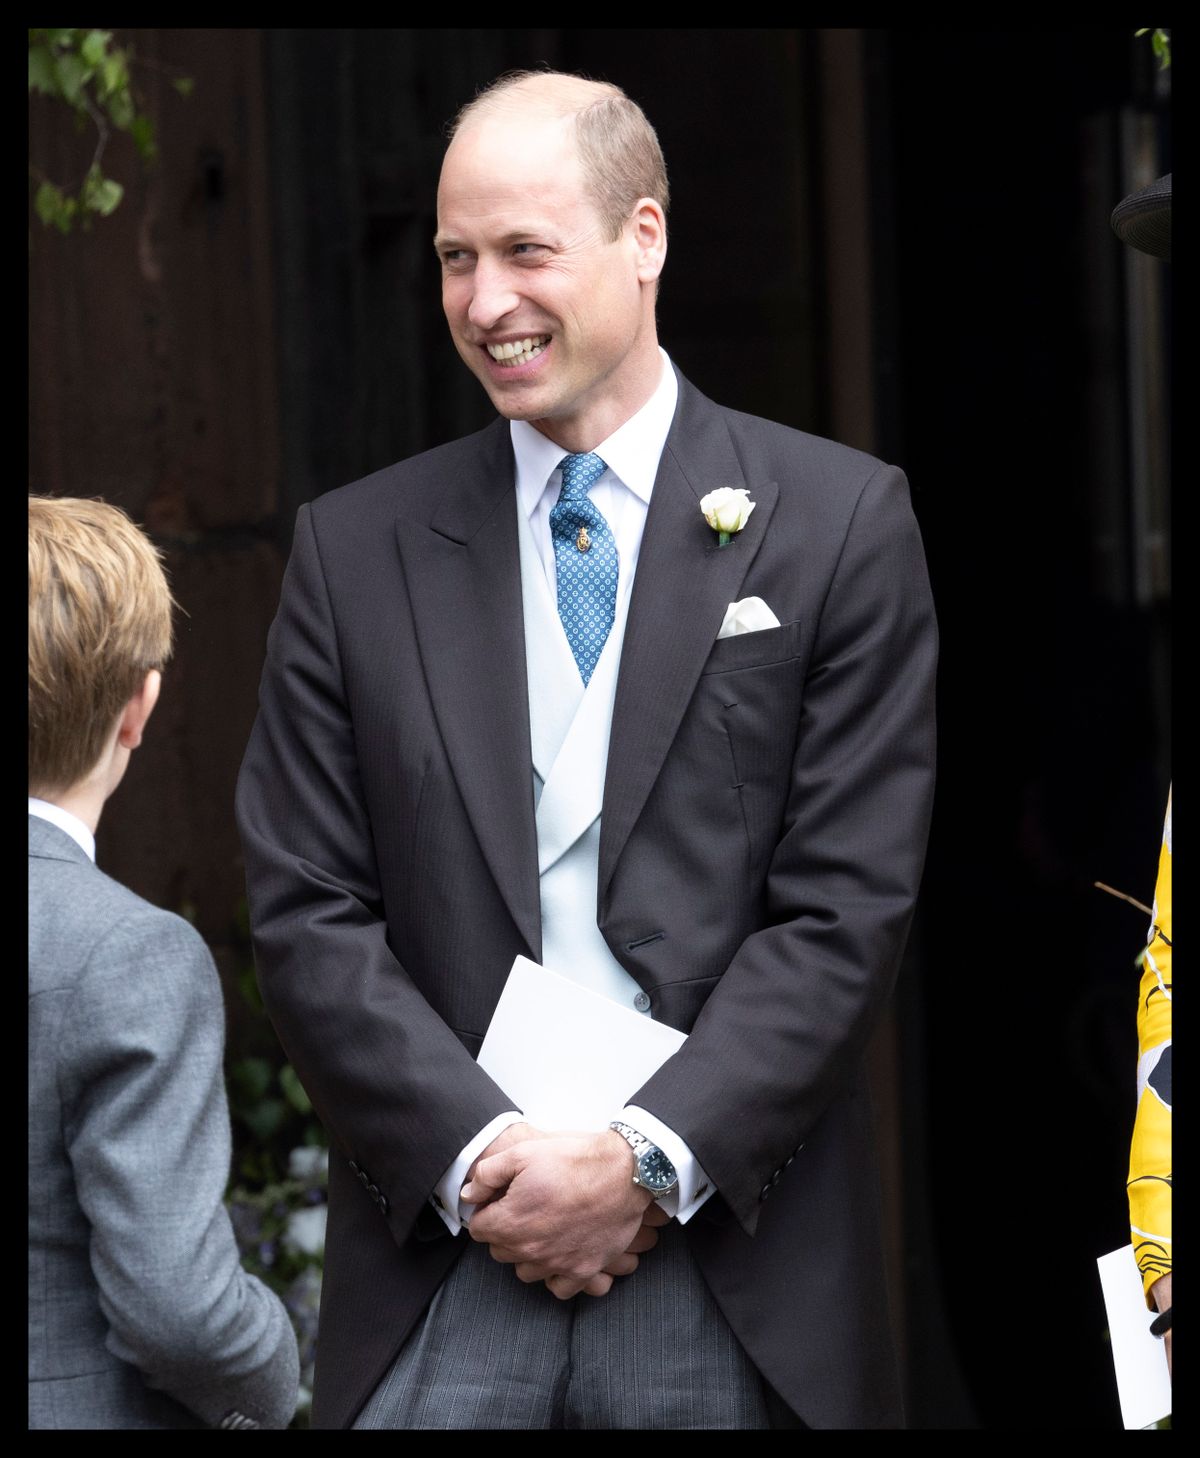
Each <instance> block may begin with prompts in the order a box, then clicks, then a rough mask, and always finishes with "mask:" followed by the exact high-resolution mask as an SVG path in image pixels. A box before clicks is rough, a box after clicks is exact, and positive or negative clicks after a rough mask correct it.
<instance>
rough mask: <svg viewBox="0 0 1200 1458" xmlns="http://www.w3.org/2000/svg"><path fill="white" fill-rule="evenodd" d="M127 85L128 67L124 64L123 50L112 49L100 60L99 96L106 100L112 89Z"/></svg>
mask: <svg viewBox="0 0 1200 1458" xmlns="http://www.w3.org/2000/svg"><path fill="white" fill-rule="evenodd" d="M128 85H129V67H128V66H127V65H126V64H125V52H124V51H113V52H112V53H111V54H110V55H107V56H105V57H104V59H103V60H102V61H101V62H100V88H99V89H100V98H101V100H102V101H103V100H106V99H107V98H108V97H110V96H111V95H112V94H113V92H114V91H120V90H122V89H123V88H124V87H126V86H128Z"/></svg>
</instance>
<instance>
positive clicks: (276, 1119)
mask: <svg viewBox="0 0 1200 1458" xmlns="http://www.w3.org/2000/svg"><path fill="white" fill-rule="evenodd" d="M286 1117H287V1105H286V1104H285V1103H284V1101H283V1100H282V1099H264V1100H263V1101H262V1103H260V1104H255V1106H254V1107H253V1108H252V1109H244V1110H243V1111H242V1118H243V1119H244V1120H245V1122H246V1124H247V1126H248V1127H249V1129H250V1132H251V1133H252V1134H253V1135H254V1137H255V1138H256V1139H260V1140H262V1141H263V1142H264V1143H265V1142H266V1141H267V1140H268V1139H270V1137H271V1135H272V1134H274V1133H275V1131H276V1130H277V1129H278V1128H279V1126H280V1125H281V1124H282V1123H283V1121H284V1119H285V1118H286Z"/></svg>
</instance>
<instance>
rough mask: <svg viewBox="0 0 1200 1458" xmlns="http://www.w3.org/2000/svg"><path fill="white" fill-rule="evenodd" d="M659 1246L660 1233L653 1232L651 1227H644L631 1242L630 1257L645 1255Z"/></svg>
mask: <svg viewBox="0 0 1200 1458" xmlns="http://www.w3.org/2000/svg"><path fill="white" fill-rule="evenodd" d="M657 1244H658V1231H657V1230H651V1229H650V1228H649V1226H646V1225H643V1226H642V1228H641V1229H640V1230H639V1231H638V1233H637V1234H636V1235H635V1236H634V1237H633V1239H632V1240H631V1241H630V1242H629V1249H628V1252H627V1253H628V1254H629V1255H644V1254H645V1252H646V1251H648V1250H653V1249H654V1247H655V1246H656V1245H657Z"/></svg>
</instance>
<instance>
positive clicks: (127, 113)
mask: <svg viewBox="0 0 1200 1458" xmlns="http://www.w3.org/2000/svg"><path fill="white" fill-rule="evenodd" d="M104 105H105V107H106V108H107V110H108V114H109V116H110V117H112V123H113V126H115V127H118V128H119V129H120V130H121V131H123V132H127V131H129V130H130V128H131V127H132V126H133V119H134V110H133V98H132V97H131V96H130V94H129V92H128V91H126V90H125V89H124V88H122V89H121V90H119V91H114V92H113V93H112V95H111V96H109V97H107V98H106V99H105V102H104Z"/></svg>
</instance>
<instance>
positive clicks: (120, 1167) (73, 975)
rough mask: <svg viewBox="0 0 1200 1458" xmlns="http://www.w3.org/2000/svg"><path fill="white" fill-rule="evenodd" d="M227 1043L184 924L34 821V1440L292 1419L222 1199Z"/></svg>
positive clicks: (261, 1303)
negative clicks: (58, 1432)
mask: <svg viewBox="0 0 1200 1458" xmlns="http://www.w3.org/2000/svg"><path fill="white" fill-rule="evenodd" d="M224 1033H225V1020H224V1009H223V1005H222V1000H221V990H220V983H219V981H218V979H217V973H216V968H215V967H214V966H213V962H212V958H211V956H210V955H209V952H208V949H207V948H206V947H205V945H204V943H203V941H202V940H201V938H200V937H199V935H198V934H197V933H196V931H195V930H194V929H193V928H192V927H191V926H189V925H188V923H187V922H186V921H184V920H183V919H182V918H180V917H178V916H175V915H173V914H172V913H170V912H167V911H161V910H159V909H158V908H157V907H154V906H151V905H150V904H149V903H148V902H145V901H143V900H142V899H141V898H140V897H138V896H135V895H134V894H133V892H131V891H128V890H127V889H126V888H125V887H124V886H121V885H119V884H118V883H117V882H116V881H113V880H112V879H111V878H110V877H108V876H106V875H105V874H104V873H103V872H102V871H100V870H98V869H97V868H96V867H95V866H94V865H93V864H92V862H91V861H90V860H89V859H88V857H87V856H86V855H85V854H84V852H83V851H82V850H81V849H80V848H79V846H77V845H76V843H75V842H74V841H73V840H72V839H71V837H70V836H69V835H67V834H65V832H63V831H62V830H60V829H58V827H57V826H54V825H51V824H50V823H48V822H47V821H44V820H41V819H39V818H37V817H36V816H33V815H31V816H30V817H29V1426H30V1427H31V1428H187V1427H204V1426H206V1425H211V1426H224V1427H252V1426H261V1427H286V1426H287V1424H288V1422H289V1421H290V1420H291V1417H292V1415H293V1413H294V1411H295V1406H296V1395H297V1390H298V1378H299V1362H298V1357H297V1351H296V1338H295V1333H294V1332H293V1330H292V1327H291V1324H290V1322H289V1320H288V1316H287V1312H286V1311H285V1309H284V1306H283V1303H282V1302H281V1301H280V1300H279V1298H278V1297H277V1296H276V1295H275V1294H274V1293H273V1292H272V1291H270V1290H268V1289H267V1287H266V1286H264V1285H263V1284H262V1283H261V1282H260V1281H259V1280H257V1279H256V1278H255V1277H253V1276H250V1275H248V1274H247V1273H246V1272H244V1271H243V1270H242V1268H241V1265H240V1262H239V1259H238V1251H237V1246H236V1243H235V1241H234V1235H233V1228H232V1226H231V1225H230V1222H229V1216H228V1213H227V1211H226V1209H225V1206H224V1204H223V1197H224V1191H225V1184H226V1181H227V1179H228V1178H229V1167H230V1136H229V1115H228V1110H227V1107H226V1102H225V1090H224V1083H223V1079H222V1067H221V1057H222V1048H223V1045H224Z"/></svg>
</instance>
